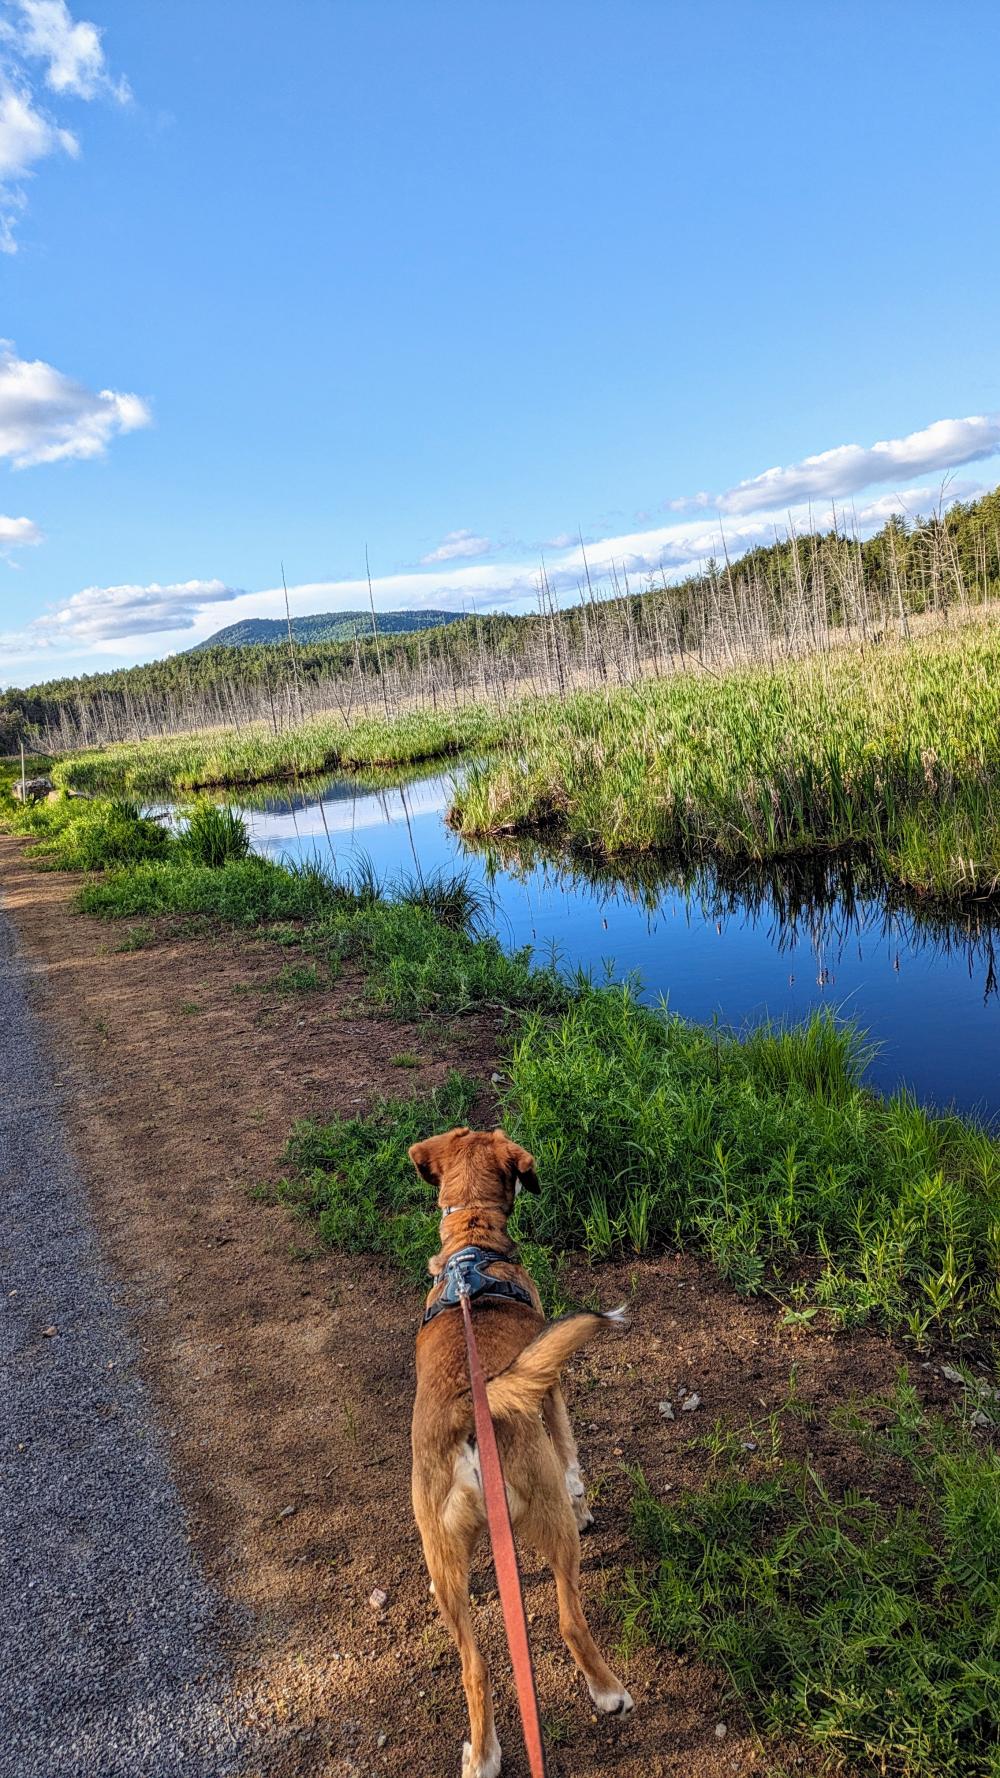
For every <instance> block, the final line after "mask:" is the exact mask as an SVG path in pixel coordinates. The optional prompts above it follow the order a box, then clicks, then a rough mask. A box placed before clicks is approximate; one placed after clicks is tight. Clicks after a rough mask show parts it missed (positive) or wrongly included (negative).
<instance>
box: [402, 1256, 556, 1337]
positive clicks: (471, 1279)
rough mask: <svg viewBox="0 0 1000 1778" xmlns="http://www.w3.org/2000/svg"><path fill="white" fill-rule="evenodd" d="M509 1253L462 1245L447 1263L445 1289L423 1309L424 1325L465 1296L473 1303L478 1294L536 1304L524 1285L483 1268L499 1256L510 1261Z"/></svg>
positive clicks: (451, 1307) (530, 1304)
mask: <svg viewBox="0 0 1000 1778" xmlns="http://www.w3.org/2000/svg"><path fill="white" fill-rule="evenodd" d="M510 1257H511V1256H510V1254H509V1253H495V1252H494V1251H493V1249H492V1248H490V1247H460V1248H459V1250H458V1252H457V1253H453V1254H452V1256H451V1258H450V1259H449V1260H448V1261H447V1262H446V1264H445V1266H444V1268H443V1269H442V1272H441V1277H442V1278H443V1280H444V1289H443V1290H442V1292H441V1295H440V1296H439V1297H438V1299H437V1302H436V1303H431V1305H430V1307H429V1308H428V1309H425V1310H424V1319H423V1322H422V1324H421V1325H422V1326H424V1327H426V1326H427V1323H428V1321H433V1319H434V1317H435V1315H440V1313H441V1310H442V1309H457V1308H458V1305H459V1303H460V1302H461V1300H462V1298H463V1296H467V1297H468V1298H469V1303H470V1306H471V1305H472V1304H473V1303H474V1302H475V1301H476V1298H477V1297H481V1296H493V1297H507V1298H510V1300H511V1301H513V1302H515V1303H527V1305H528V1307H529V1309H533V1308H534V1306H535V1305H534V1303H533V1301H532V1299H531V1297H530V1295H529V1294H528V1292H527V1290H526V1289H525V1287H524V1285H523V1284H516V1283H515V1282H514V1280H513V1278H491V1277H490V1276H489V1275H488V1273H486V1272H485V1271H484V1270H483V1267H484V1266H489V1265H492V1264H493V1261H494V1260H496V1259H500V1260H506V1261H507V1262H508V1263H509V1262H510Z"/></svg>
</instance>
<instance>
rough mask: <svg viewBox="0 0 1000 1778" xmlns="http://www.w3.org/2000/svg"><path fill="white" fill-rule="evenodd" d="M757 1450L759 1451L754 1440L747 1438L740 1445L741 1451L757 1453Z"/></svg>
mask: <svg viewBox="0 0 1000 1778" xmlns="http://www.w3.org/2000/svg"><path fill="white" fill-rule="evenodd" d="M756 1449H757V1446H756V1444H755V1443H754V1441H753V1439H752V1438H745V1439H743V1440H742V1441H741V1444H740V1450H741V1451H756Z"/></svg>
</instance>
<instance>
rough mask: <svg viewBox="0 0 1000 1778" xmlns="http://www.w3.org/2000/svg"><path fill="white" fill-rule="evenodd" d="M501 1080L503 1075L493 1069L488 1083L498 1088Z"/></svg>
mask: <svg viewBox="0 0 1000 1778" xmlns="http://www.w3.org/2000/svg"><path fill="white" fill-rule="evenodd" d="M502 1080H503V1075H502V1074H498V1073H497V1071H496V1069H494V1070H493V1073H492V1074H491V1075H490V1081H491V1083H492V1085H493V1086H495V1087H498V1086H499V1085H500V1082H501V1081H502Z"/></svg>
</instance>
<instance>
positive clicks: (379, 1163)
mask: <svg viewBox="0 0 1000 1778" xmlns="http://www.w3.org/2000/svg"><path fill="white" fill-rule="evenodd" d="M476 1091H477V1088H476V1083H475V1081H472V1080H468V1079H466V1078H465V1077H464V1076H463V1075H461V1074H459V1073H457V1072H452V1073H451V1074H449V1076H448V1079H447V1080H446V1082H445V1084H444V1085H443V1086H442V1087H439V1088H438V1089H437V1090H436V1091H435V1092H433V1093H427V1094H423V1095H421V1096H420V1097H419V1098H415V1099H385V1100H382V1101H380V1102H379V1103H378V1104H377V1105H376V1107H375V1108H374V1110H373V1111H371V1112H370V1113H367V1114H365V1115H363V1116H358V1117H349V1118H337V1119H334V1120H333V1121H332V1122H331V1123H328V1124H315V1123H300V1124H297V1125H296V1126H295V1129H294V1130H293V1132H292V1135H291V1138H290V1140H289V1143H288V1148H287V1151H286V1154H285V1164H286V1166H287V1167H288V1168H289V1169H290V1176H289V1177H286V1178H284V1179H282V1180H281V1181H280V1182H279V1183H278V1185H277V1186H276V1187H275V1188H274V1195H275V1196H276V1198H277V1199H278V1201H279V1202H281V1203H287V1204H293V1205H295V1206H296V1207H297V1208H298V1209H299V1210H300V1212H301V1213H302V1214H303V1215H307V1216H309V1217H311V1218H315V1221H316V1225H317V1229H318V1233H319V1235H320V1237H321V1239H322V1240H323V1241H325V1242H327V1243H328V1244H329V1245H330V1246H333V1247H338V1248H340V1249H341V1250H342V1251H343V1252H346V1253H366V1254H367V1253H376V1254H380V1255H382V1256H384V1257H385V1258H387V1259H391V1260H392V1261H394V1263H395V1264H396V1265H398V1266H400V1267H401V1268H402V1270H403V1272H404V1273H405V1274H406V1275H407V1277H409V1278H411V1279H412V1280H413V1282H414V1283H415V1284H416V1283H419V1282H420V1279H421V1278H422V1277H423V1275H424V1273H425V1272H426V1269H427V1260H428V1257H429V1255H430V1254H431V1253H432V1252H433V1250H434V1242H435V1235H436V1230H437V1220H436V1217H435V1215H434V1203H435V1196H436V1194H435V1190H434V1187H433V1186H430V1185H428V1184H427V1183H426V1182H425V1181H424V1180H423V1179H421V1177H420V1175H419V1174H418V1173H417V1171H416V1168H415V1167H413V1166H412V1164H411V1162H410V1160H409V1158H408V1156H407V1149H408V1148H409V1146H410V1144H411V1143H413V1142H419V1141H421V1140H422V1138H423V1137H425V1136H430V1135H432V1134H433V1132H434V1131H435V1130H440V1129H447V1128H448V1126H449V1125H451V1124H461V1123H466V1122H467V1121H468V1119H469V1118H470V1117H471V1115H472V1107H473V1104H474V1101H475V1096H476Z"/></svg>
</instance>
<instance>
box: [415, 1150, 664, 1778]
mask: <svg viewBox="0 0 1000 1778" xmlns="http://www.w3.org/2000/svg"><path fill="white" fill-rule="evenodd" d="M410 1159H411V1160H412V1161H413V1164H414V1166H415V1167H416V1168H417V1171H418V1172H419V1173H420V1174H421V1175H422V1177H423V1178H424V1179H427V1180H429V1181H431V1182H432V1183H433V1184H434V1185H436V1186H437V1187H438V1188H439V1189H438V1204H439V1205H440V1207H441V1211H442V1216H441V1251H440V1253H437V1254H435V1256H434V1258H433V1259H432V1260H431V1262H430V1271H431V1276H432V1277H433V1278H434V1280H435V1282H434V1285H433V1287H432V1289H431V1292H430V1295H429V1296H428V1298H427V1314H428V1317H432V1318H427V1319H425V1321H424V1325H423V1326H422V1327H421V1329H420V1332H419V1334H418V1335H417V1398H416V1402H415V1403H414V1409H413V1510H414V1513H415V1515H416V1520H417V1525H418V1527H419V1530H420V1536H421V1538H422V1540H423V1546H424V1556H425V1558H426V1561H427V1567H428V1570H429V1573H430V1577H431V1586H432V1590H433V1592H434V1593H435V1595H436V1597H437V1602H438V1606H439V1608H440V1611H441V1615H442V1617H443V1618H444V1621H445V1623H446V1624H447V1626H448V1629H449V1630H450V1631H451V1634H452V1636H453V1637H454V1639H455V1642H456V1643H457V1645H458V1651H459V1654H460V1656H461V1660H462V1683H463V1685H464V1687H465V1696H466V1700H467V1702H468V1707H469V1724H470V1740H469V1741H467V1742H466V1743H465V1747H464V1749H463V1758H462V1774H463V1778H495V1775H496V1773H498V1772H499V1770H500V1745H499V1742H498V1741H497V1737H496V1729H495V1727H494V1722H493V1698H492V1693H491V1691H490V1682H489V1676H488V1674H487V1671H486V1666H485V1663H484V1661H483V1657H482V1655H481V1654H480V1652H479V1648H478V1646H477V1644H476V1639H475V1635H474V1634H473V1628H472V1614H471V1611H470V1608H469V1568H470V1564H471V1561H472V1556H473V1552H474V1551H475V1548H476V1545H477V1543H478V1542H479V1539H480V1537H481V1536H482V1534H483V1531H484V1529H485V1525H486V1514H485V1509H484V1506H483V1491H482V1483H481V1478H480V1473H479V1461H478V1455H477V1451H476V1443H475V1434H474V1420H473V1413H472V1397H471V1392H470V1386H469V1373H468V1364H467V1359H466V1351H465V1338H464V1334H463V1328H462V1313H461V1309H460V1307H457V1306H455V1307H452V1306H447V1307H442V1308H441V1309H440V1310H439V1311H435V1304H436V1303H438V1302H441V1300H442V1298H444V1300H445V1302H448V1301H449V1300H450V1297H451V1294H452V1291H451V1287H450V1286H451V1280H452V1276H453V1273H454V1271H455V1268H456V1267H458V1266H462V1265H464V1264H466V1262H465V1261H464V1260H461V1259H459V1258H457V1257H456V1256H459V1255H460V1254H463V1253H464V1252H465V1250H466V1249H469V1248H472V1249H478V1250H485V1253H484V1254H483V1253H482V1252H481V1257H480V1259H479V1261H478V1262H474V1263H477V1264H478V1272H476V1273H471V1274H470V1273H469V1272H465V1273H463V1274H462V1275H463V1278H464V1279H465V1280H466V1281H468V1279H469V1277H470V1276H471V1277H473V1279H474V1280H475V1279H478V1287H479V1290H480V1294H479V1295H475V1294H474V1298H473V1313H474V1317H475V1327H476V1343H477V1345H478V1347H479V1354H480V1358H481V1360H482V1365H483V1372H484V1374H485V1376H486V1377H487V1379H489V1381H488V1393H489V1401H490V1412H491V1414H492V1416H493V1419H494V1422H495V1424H496V1429H497V1440H498V1443H499V1446H500V1455H501V1459H502V1461H503V1467H504V1475H505V1477H506V1481H507V1498H508V1501H509V1502H510V1513H511V1518H512V1520H513V1522H514V1527H515V1530H516V1531H517V1532H518V1533H519V1535H520V1537H521V1538H523V1539H524V1541H525V1542H527V1543H529V1544H531V1545H532V1546H533V1548H535V1549H536V1550H537V1551H538V1552H539V1554H540V1555H541V1556H542V1558H543V1559H544V1560H545V1561H546V1562H547V1563H548V1564H549V1566H550V1568H551V1569H552V1573H553V1575H554V1577H555V1583H556V1593H557V1596H558V1600H559V1628H560V1630H561V1631H562V1634H563V1637H564V1639H565V1641H566V1645H567V1647H568V1648H569V1651H570V1654H571V1655H572V1656H573V1659H574V1661H575V1662H576V1664H577V1666H578V1667H579V1669H580V1671H581V1673H582V1674H583V1677H584V1679H585V1680H586V1682H587V1686H588V1688H589V1691H590V1695H591V1697H592V1698H593V1700H594V1703H595V1704H596V1706H597V1708H598V1710H603V1711H606V1712H608V1713H609V1714H613V1713H615V1712H619V1711H625V1710H631V1708H632V1700H631V1698H630V1697H629V1695H628V1692H627V1691H626V1690H625V1687H624V1686H623V1685H622V1682H621V1680H620V1679H618V1678H616V1676H615V1674H614V1673H612V1671H611V1668H610V1667H609V1666H608V1665H607V1663H606V1661H605V1660H604V1659H603V1658H602V1656H601V1653H600V1650H599V1649H598V1647H597V1645H596V1643H595V1642H594V1639H593V1637H592V1636H591V1634H590V1631H589V1630H588V1628H587V1622H586V1619H585V1618H584V1615H583V1608H582V1606H581V1604H580V1537H579V1530H578V1527H580V1526H583V1525H587V1524H590V1523H591V1515H590V1512H589V1510H588V1508H587V1504H586V1499H585V1496H584V1488H583V1482H582V1481H581V1479H580V1464H579V1459H578V1457H577V1450H576V1441H575V1439H574V1437H573V1429H572V1427H571V1426H570V1422H569V1415H568V1413H567V1411H566V1404H565V1402H564V1400H563V1397H562V1393H561V1391H560V1388H559V1373H560V1371H561V1370H562V1367H563V1365H564V1364H565V1362H566V1360H567V1359H568V1358H569V1356H570V1354H571V1353H572V1352H575V1351H576V1349H577V1347H579V1346H582V1345H583V1344H584V1342H585V1341H586V1340H589V1339H590V1338H591V1337H592V1336H593V1335H594V1334H595V1333H597V1332H598V1330H599V1329H600V1328H601V1327H603V1326H606V1325H607V1324H608V1323H614V1322H617V1323H618V1324H619V1325H621V1324H622V1323H623V1322H624V1320H625V1315H624V1311H623V1310H615V1311H614V1312H613V1313H612V1314H610V1315H596V1314H595V1315H590V1314H583V1315H570V1316H567V1317H566V1318H565V1319H563V1320H561V1321H555V1322H551V1323H549V1324H546V1322H545V1317H544V1315H543V1313H542V1306H541V1301H540V1299H539V1296H538V1292H537V1290H536V1289H535V1286H534V1283H533V1282H532V1280H531V1278H530V1277H529V1276H528V1273H527V1272H526V1271H524V1269H523V1267H521V1266H519V1265H518V1263H517V1257H516V1254H515V1252H514V1244H513V1242H512V1241H511V1239H510V1236H509V1235H508V1233H507V1218H508V1216H509V1215H510V1212H511V1210H512V1208H513V1204H514V1199H515V1197H516V1195H517V1193H518V1192H519V1191H520V1189H521V1187H522V1186H524V1187H525V1188H526V1189H527V1190H529V1191H537V1190H538V1180H537V1179H536V1177H535V1163H534V1160H533V1159H532V1157H531V1155H530V1154H528V1153H527V1152H526V1150H525V1149H523V1148H518V1146H517V1144H516V1143H514V1142H511V1141H510V1140H509V1139H508V1138H507V1136H505V1135H504V1132H503V1131H502V1130H493V1131H488V1130H487V1131H477V1130H468V1129H464V1128H462V1129H457V1130H450V1131H448V1133H447V1134H446V1135H443V1136H432V1137H430V1138H429V1140H428V1141H426V1142H415V1143H414V1145H413V1147H412V1148H411V1149H410ZM449 1262H451V1263H449ZM442 1273H443V1274H445V1276H444V1277H442ZM491 1279H492V1280H494V1281H498V1280H507V1281H508V1285H510V1286H513V1287H514V1288H515V1290H516V1292H517V1294H516V1295H510V1296H507V1297H501V1296H493V1295H491V1294H489V1280H491ZM500 1288H501V1289H502V1288H503V1285H502V1284H501V1285H500Z"/></svg>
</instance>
